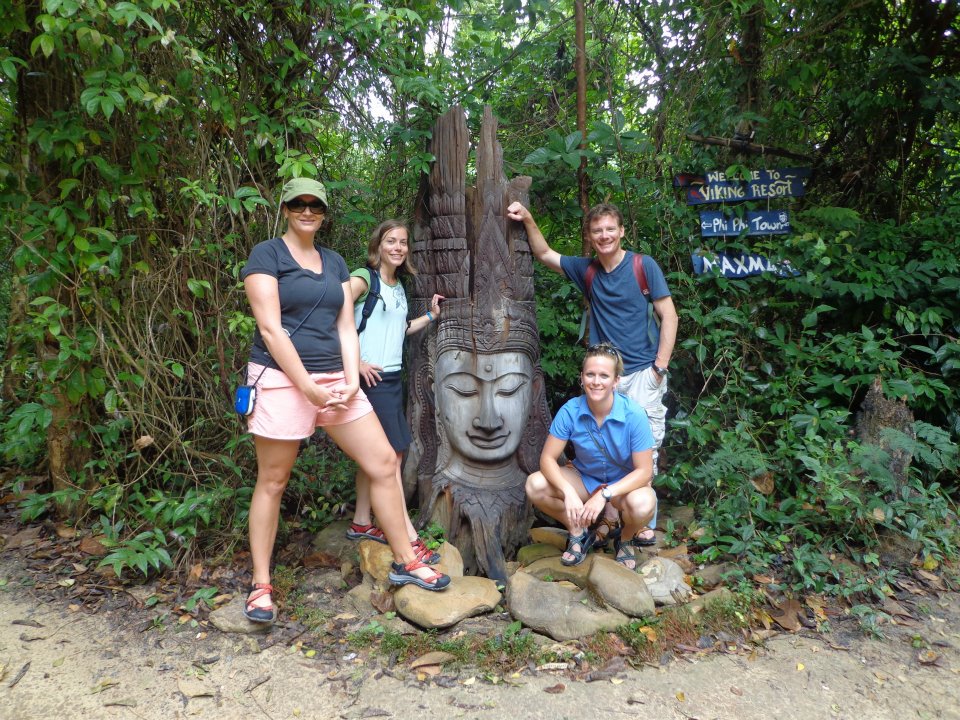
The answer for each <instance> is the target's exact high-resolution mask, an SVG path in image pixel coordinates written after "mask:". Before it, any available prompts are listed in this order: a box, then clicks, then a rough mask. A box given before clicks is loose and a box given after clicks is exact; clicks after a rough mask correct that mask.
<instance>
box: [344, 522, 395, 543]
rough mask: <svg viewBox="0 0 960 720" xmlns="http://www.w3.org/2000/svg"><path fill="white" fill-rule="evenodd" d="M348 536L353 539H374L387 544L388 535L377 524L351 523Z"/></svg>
mask: <svg viewBox="0 0 960 720" xmlns="http://www.w3.org/2000/svg"><path fill="white" fill-rule="evenodd" d="M347 537H348V538H350V539H351V540H374V541H376V542H378V543H383V544H384V545H386V544H387V536H386V535H384V534H383V530H381V529H380V528H378V527H377V526H376V525H359V524H357V523H350V527H349V528H347Z"/></svg>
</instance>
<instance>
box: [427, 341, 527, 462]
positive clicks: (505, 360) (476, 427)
mask: <svg viewBox="0 0 960 720" xmlns="http://www.w3.org/2000/svg"><path fill="white" fill-rule="evenodd" d="M532 376H533V364H532V362H531V360H530V358H529V357H528V356H527V355H526V354H524V353H519V352H499V353H492V354H478V355H474V354H472V353H470V352H468V351H466V350H456V349H451V350H447V351H444V352H442V353H441V354H440V356H439V357H438V358H437V363H436V368H435V377H436V386H435V397H436V402H437V419H438V420H439V421H440V423H441V424H442V425H443V428H444V431H445V434H446V436H447V441H448V442H449V444H450V451H451V454H452V456H453V458H452V459H453V460H454V461H456V460H457V459H460V460H462V461H467V463H468V464H477V463H480V464H483V465H489V464H493V465H502V464H504V463H506V462H507V461H509V460H510V458H511V457H512V456H513V455H514V453H516V451H517V448H518V447H519V445H520V440H521V436H522V435H523V431H524V426H525V425H526V421H527V417H528V415H529V414H530V402H531V392H532V388H531V382H530V379H531V377H532Z"/></svg>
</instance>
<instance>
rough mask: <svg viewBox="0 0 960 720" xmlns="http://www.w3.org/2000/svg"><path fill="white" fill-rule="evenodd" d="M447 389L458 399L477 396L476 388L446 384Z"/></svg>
mask: <svg viewBox="0 0 960 720" xmlns="http://www.w3.org/2000/svg"><path fill="white" fill-rule="evenodd" d="M447 387H448V388H449V389H450V390H453V392H455V393H456V394H457V395H459V396H460V397H473V396H475V395H476V394H477V388H475V387H461V386H459V385H453V384H448V385H447Z"/></svg>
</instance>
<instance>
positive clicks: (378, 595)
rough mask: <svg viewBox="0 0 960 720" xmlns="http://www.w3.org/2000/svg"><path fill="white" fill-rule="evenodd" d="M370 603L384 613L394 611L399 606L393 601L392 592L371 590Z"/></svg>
mask: <svg viewBox="0 0 960 720" xmlns="http://www.w3.org/2000/svg"><path fill="white" fill-rule="evenodd" d="M370 604H371V605H373V606H374V607H375V608H376V609H377V610H378V611H379V612H382V613H388V612H393V611H395V610H396V609H397V606H396V604H395V603H394V601H393V593H392V592H376V591H374V592H371V593H370Z"/></svg>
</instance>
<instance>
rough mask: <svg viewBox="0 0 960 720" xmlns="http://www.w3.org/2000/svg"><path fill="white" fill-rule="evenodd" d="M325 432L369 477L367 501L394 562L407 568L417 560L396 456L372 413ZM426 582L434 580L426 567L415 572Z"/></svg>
mask: <svg viewBox="0 0 960 720" xmlns="http://www.w3.org/2000/svg"><path fill="white" fill-rule="evenodd" d="M324 430H326V431H327V434H328V435H329V436H330V437H331V438H333V441H334V442H335V443H337V445H339V446H340V449H341V450H343V452H345V453H346V454H347V455H348V456H349V457H350V458H352V459H353V460H354V461H355V462H356V463H357V464H358V465H359V466H360V469H361V470H363V472H364V473H366V474H367V477H369V478H370V502H371V505H372V507H373V513H374V514H375V515H376V516H377V522H378V523H380V529H381V530H383V534H384V535H386V537H387V542H388V543H389V544H390V549H391V550H392V551H393V559H394V561H396V562H398V563H402V564H404V565H406V564H407V563H410V562H413V561H414V560H416V557H417V556H416V554H415V553H414V551H413V547H412V546H411V545H410V538H409V536H408V535H407V527H406V526H407V523H409V518H407V516H406V513H405V512H404V502H403V492H402V491H401V489H400V486H399V485H398V484H397V454H396V453H395V452H394V450H393V448H392V447H390V442H389V441H388V440H387V436H386V435H385V434H384V432H383V428H382V427H380V422H379V421H378V420H377V416H376V415H374V414H373V413H370V414H368V415H364V416H363V417H362V418H358V419H357V420H354V421H352V422H348V423H344V424H343V425H330V426H328V427H325V428H324ZM415 572H416V573H417V574H418V575H420V576H421V577H423V578H425V579H427V578H431V577H433V571H432V570H430V569H429V568H421V569H420V570H416V571H415Z"/></svg>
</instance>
